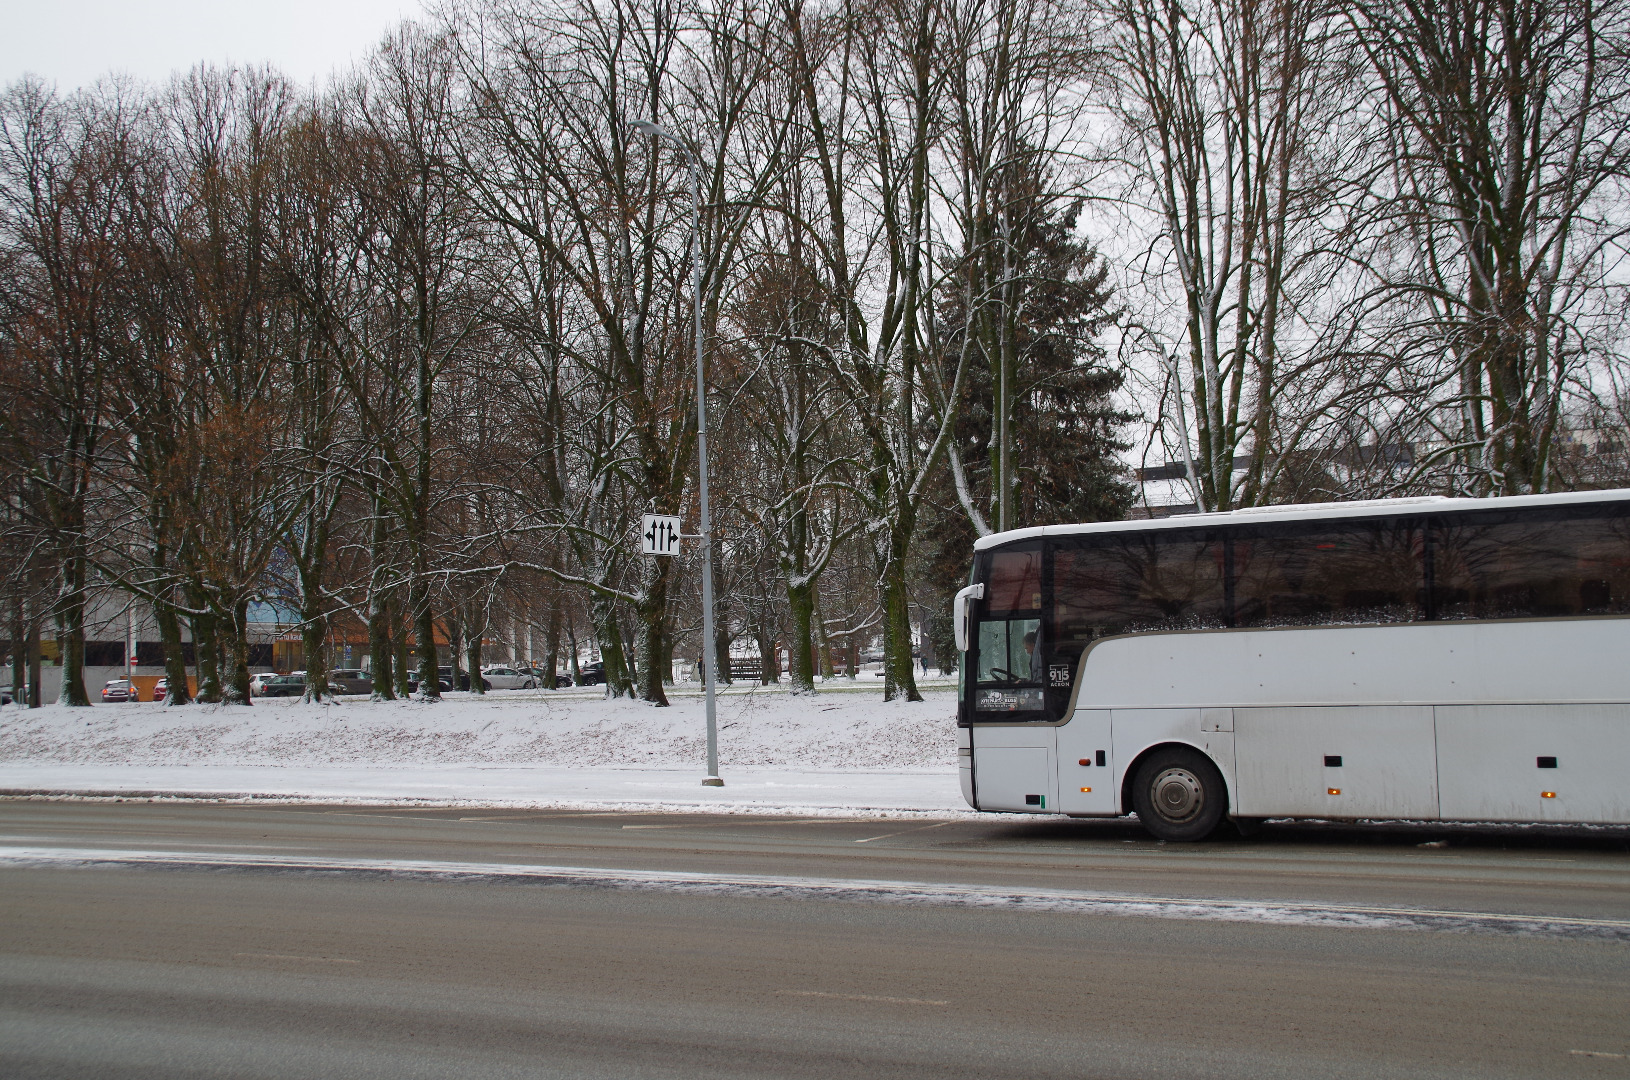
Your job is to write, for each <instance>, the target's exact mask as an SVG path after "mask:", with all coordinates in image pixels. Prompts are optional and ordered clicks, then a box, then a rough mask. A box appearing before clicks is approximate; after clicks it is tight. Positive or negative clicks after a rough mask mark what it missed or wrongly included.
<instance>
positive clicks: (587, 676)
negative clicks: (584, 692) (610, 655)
mask: <svg viewBox="0 0 1630 1080" xmlns="http://www.w3.org/2000/svg"><path fill="white" fill-rule="evenodd" d="M605 682H606V662H605V661H604V660H596V661H595V662H594V663H592V664H584V665H583V666H582V667H580V668H578V669H577V685H579V686H604V685H605Z"/></svg>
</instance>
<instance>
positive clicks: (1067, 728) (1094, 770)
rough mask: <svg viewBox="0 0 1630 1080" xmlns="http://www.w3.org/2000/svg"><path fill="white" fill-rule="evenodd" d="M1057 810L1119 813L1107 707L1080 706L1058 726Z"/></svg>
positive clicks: (1107, 813)
mask: <svg viewBox="0 0 1630 1080" xmlns="http://www.w3.org/2000/svg"><path fill="white" fill-rule="evenodd" d="M1057 730H1058V811H1059V813H1061V814H1082V815H1105V816H1112V815H1114V814H1118V813H1120V806H1119V805H1118V804H1119V799H1118V798H1117V797H1116V792H1115V749H1114V745H1113V744H1112V743H1111V741H1110V711H1109V710H1108V709H1078V710H1076V711H1075V712H1074V713H1072V714H1071V716H1070V718H1069V720H1068V722H1066V723H1064V724H1063V725H1061V726H1060V727H1059V728H1058V729H1057Z"/></svg>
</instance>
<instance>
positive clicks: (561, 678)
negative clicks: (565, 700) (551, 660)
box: [532, 667, 572, 690]
mask: <svg viewBox="0 0 1630 1080" xmlns="http://www.w3.org/2000/svg"><path fill="white" fill-rule="evenodd" d="M532 677H533V678H534V679H536V680H538V685H539V686H547V685H549V684H550V682H551V681H552V682H553V683H554V687H555V689H556V690H559V689H561V688H563V687H567V686H570V685H572V677H571V676H570V675H568V674H566V672H564V671H556V672H555V674H554V678H553V679H552V680H551V679H550V676H549V673H548V672H547V671H545V670H544V669H543V668H540V667H535V668H533V669H532Z"/></svg>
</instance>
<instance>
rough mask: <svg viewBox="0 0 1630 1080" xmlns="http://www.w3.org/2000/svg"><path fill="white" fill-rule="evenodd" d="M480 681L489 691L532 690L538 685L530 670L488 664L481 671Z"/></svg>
mask: <svg viewBox="0 0 1630 1080" xmlns="http://www.w3.org/2000/svg"><path fill="white" fill-rule="evenodd" d="M481 681H482V682H483V683H484V684H486V687H487V688H488V689H490V690H532V689H535V688H536V687H537V685H538V679H537V676H535V675H533V674H532V669H531V668H514V667H505V666H504V665H502V664H490V665H488V666H487V667H484V668H482V669H481Z"/></svg>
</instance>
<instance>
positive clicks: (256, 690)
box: [249, 671, 277, 697]
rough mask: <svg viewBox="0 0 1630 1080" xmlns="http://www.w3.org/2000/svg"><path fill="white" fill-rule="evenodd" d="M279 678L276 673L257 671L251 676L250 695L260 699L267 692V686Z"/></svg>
mask: <svg viewBox="0 0 1630 1080" xmlns="http://www.w3.org/2000/svg"><path fill="white" fill-rule="evenodd" d="M275 678H277V672H275V671H257V672H255V673H254V674H253V675H251V676H249V695H250V696H251V697H258V696H260V695H261V694H264V693H265V692H266V684H267V683H268V682H270V681H271V680H272V679H275Z"/></svg>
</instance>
